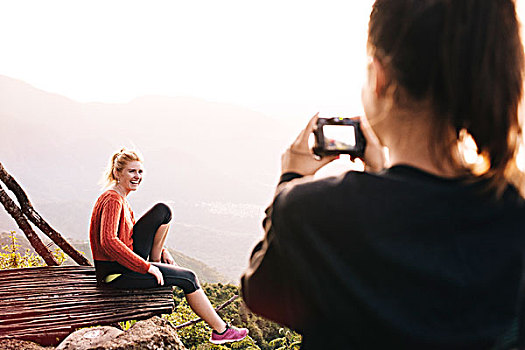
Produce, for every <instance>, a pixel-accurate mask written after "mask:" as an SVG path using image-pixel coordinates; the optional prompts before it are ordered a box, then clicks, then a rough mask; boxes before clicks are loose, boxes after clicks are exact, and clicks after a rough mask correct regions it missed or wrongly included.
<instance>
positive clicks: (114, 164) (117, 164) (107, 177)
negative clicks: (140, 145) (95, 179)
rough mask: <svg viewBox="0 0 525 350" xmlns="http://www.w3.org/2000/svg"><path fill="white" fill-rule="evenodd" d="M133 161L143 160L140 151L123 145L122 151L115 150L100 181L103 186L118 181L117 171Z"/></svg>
mask: <svg viewBox="0 0 525 350" xmlns="http://www.w3.org/2000/svg"><path fill="white" fill-rule="evenodd" d="M133 161H138V162H141V163H142V162H143V158H142V155H141V154H140V152H139V151H137V150H132V149H127V148H125V147H122V148H121V149H120V151H118V152H115V153H114V154H113V156H111V158H110V160H109V162H108V165H107V167H106V170H105V171H104V175H103V176H102V180H101V181H100V182H101V184H102V187H103V188H106V187H108V186H110V185H112V184H114V183H115V182H117V178H116V177H115V171H116V172H120V171H122V169H124V167H126V165H127V164H128V163H129V162H133Z"/></svg>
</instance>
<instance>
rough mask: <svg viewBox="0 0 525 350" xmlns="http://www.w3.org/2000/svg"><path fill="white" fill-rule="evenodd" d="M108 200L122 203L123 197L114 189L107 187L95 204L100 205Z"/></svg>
mask: <svg viewBox="0 0 525 350" xmlns="http://www.w3.org/2000/svg"><path fill="white" fill-rule="evenodd" d="M108 202H118V203H124V198H122V196H121V195H120V194H118V193H117V192H115V191H114V190H111V189H108V190H106V191H104V192H103V193H102V194H101V195H100V196H99V197H98V199H97V204H98V205H102V204H105V203H108Z"/></svg>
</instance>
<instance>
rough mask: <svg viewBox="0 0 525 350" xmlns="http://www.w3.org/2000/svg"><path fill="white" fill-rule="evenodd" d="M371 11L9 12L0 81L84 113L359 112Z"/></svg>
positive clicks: (332, 5) (356, 7)
mask: <svg viewBox="0 0 525 350" xmlns="http://www.w3.org/2000/svg"><path fill="white" fill-rule="evenodd" d="M371 4H372V1H371V0H359V1H348V0H341V1H331V0H328V1H286V0H277V1H273V0H270V1H268V0H266V1H249V0H240V1H233V0H221V1H218V0H206V1H198V0H197V1H188V0H184V1H179V0H170V1H133V0H131V1H130V0H124V1H120V0H119V1H112V0H103V1H98V0H96V1H93V0H91V1H76V0H64V1H57V0H46V1H41V0H37V1H27V0H16V1H2V2H0V31H1V32H2V33H3V34H2V35H1V36H0V45H1V48H2V50H1V51H2V55H0V74H2V75H7V76H9V77H13V78H17V79H21V80H23V81H26V82H28V83H30V84H32V85H34V86H36V87H38V88H41V89H43V90H46V91H50V92H56V93H59V94H61V95H65V96H67V97H70V98H72V99H75V100H77V101H82V102H85V101H102V102H127V101H129V100H130V99H132V98H134V97H137V96H141V95H148V94H160V95H170V96H179V95H183V96H194V97H200V98H204V99H208V100H212V101H220V102H227V103H235V104H241V105H247V106H249V107H252V108H255V109H257V108H258V107H259V106H260V107H261V108H263V109H264V108H270V107H271V106H274V107H275V109H276V110H278V109H280V108H284V109H287V110H291V109H292V108H293V107H294V106H298V105H306V106H305V107H306V108H309V109H311V108H323V107H324V108H332V109H334V110H337V109H338V108H340V106H342V105H344V106H346V107H345V108H348V106H351V105H352V104H353V103H354V104H357V105H359V96H360V95H359V94H360V86H361V82H362V78H363V70H364V69H363V68H364V66H365V64H366V63H365V62H366V52H365V41H366V30H367V20H368V15H369V12H370V8H371ZM352 100H353V103H351V102H350V101H352ZM357 108H360V106H357ZM314 112H316V110H314Z"/></svg>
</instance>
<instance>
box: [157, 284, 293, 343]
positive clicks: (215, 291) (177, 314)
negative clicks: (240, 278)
mask: <svg viewBox="0 0 525 350" xmlns="http://www.w3.org/2000/svg"><path fill="white" fill-rule="evenodd" d="M202 288H203V290H204V292H205V293H206V295H207V296H208V298H209V299H210V301H211V303H212V304H213V305H214V307H217V306H219V305H222V304H223V303H224V302H226V301H227V300H229V299H230V298H231V297H232V296H233V295H239V293H240V291H239V288H238V287H237V286H234V285H231V284H222V283H213V284H211V283H207V284H203V286H202ZM173 293H174V296H173V297H174V300H175V305H176V307H175V311H174V312H173V313H172V314H171V315H168V316H166V318H167V319H168V320H170V321H171V322H173V323H174V324H182V323H184V322H187V321H191V320H193V319H196V318H197V316H196V315H195V314H194V313H193V311H191V309H190V307H189V306H188V304H187V302H186V300H185V298H184V293H183V292H182V290H180V289H179V288H175V290H174V292H173ZM219 313H220V315H221V317H222V318H223V320H225V321H226V322H229V323H231V324H232V325H233V326H236V327H246V328H248V329H249V331H250V333H249V336H248V337H247V338H246V339H245V340H243V341H242V342H237V343H228V344H223V345H220V346H219V345H214V344H211V343H210V342H209V341H208V339H209V338H210V335H211V329H210V328H209V327H208V326H207V325H206V324H205V323H204V322H200V323H198V324H196V325H192V326H188V327H185V328H182V329H180V330H178V334H179V337H180V339H181V341H182V342H183V343H184V345H185V346H186V347H187V348H188V349H190V350H219V349H221V350H222V349H240V350H257V349H260V350H277V349H279V350H285V349H286V350H296V349H298V348H299V346H300V344H301V340H300V339H301V337H300V335H298V334H297V333H295V332H293V331H291V330H289V329H287V328H283V327H282V326H280V325H278V324H276V323H274V322H271V321H268V320H266V319H264V318H262V317H260V316H257V315H255V314H253V313H252V312H251V311H250V310H248V308H247V307H246V305H245V304H244V302H242V300H241V298H238V299H236V300H235V301H234V302H233V303H232V304H230V305H229V306H227V307H226V308H224V309H223V310H221V311H219Z"/></svg>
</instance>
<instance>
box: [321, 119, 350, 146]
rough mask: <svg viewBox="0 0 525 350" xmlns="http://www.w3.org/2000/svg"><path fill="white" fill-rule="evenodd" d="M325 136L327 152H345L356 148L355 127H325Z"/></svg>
mask: <svg viewBox="0 0 525 350" xmlns="http://www.w3.org/2000/svg"><path fill="white" fill-rule="evenodd" d="M323 135H324V143H325V149H326V150H327V151H344V150H348V149H353V148H354V147H355V128H354V126H353V125H324V126H323Z"/></svg>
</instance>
